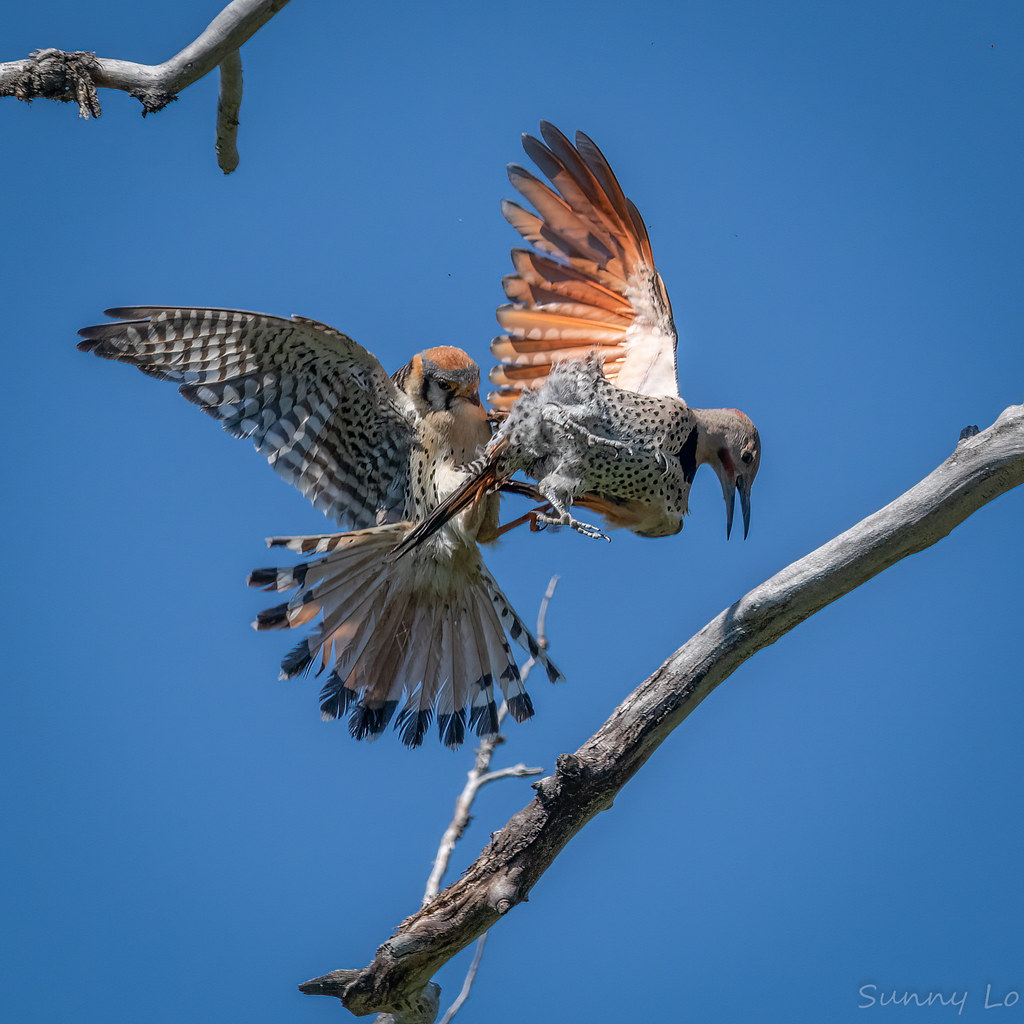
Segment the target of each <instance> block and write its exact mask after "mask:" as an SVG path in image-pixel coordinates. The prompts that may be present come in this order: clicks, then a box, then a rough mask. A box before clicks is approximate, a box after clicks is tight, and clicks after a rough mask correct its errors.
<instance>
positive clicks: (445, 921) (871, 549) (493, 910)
mask: <svg viewBox="0 0 1024 1024" xmlns="http://www.w3.org/2000/svg"><path fill="white" fill-rule="evenodd" d="M1020 483H1024V405H1022V406H1013V407H1011V408H1009V409H1007V410H1006V411H1005V412H1004V413H1003V414H1002V415H1001V416H1000V417H999V419H998V420H996V422H995V423H994V424H993V425H992V426H991V427H989V428H988V430H985V431H984V432H982V433H980V434H977V435H975V436H973V437H967V438H965V439H963V440H961V442H960V443H959V444H958V446H957V448H956V450H955V451H954V452H953V454H952V455H951V456H950V457H949V458H948V459H946V461H945V462H943V463H942V464H941V465H940V466H939V467H938V468H937V469H936V470H935V471H934V472H933V473H931V474H930V475H929V476H928V477H926V478H925V479H924V480H922V481H921V482H920V483H919V484H917V485H916V486H915V487H913V488H911V489H910V490H909V491H907V492H906V493H905V494H903V495H902V496H901V497H899V498H897V499H896V500H895V501H894V502H892V503H891V504H890V505H887V506H886V507H885V508H883V509H881V510H880V511H878V512H875V513H874V514H873V515H871V516H868V517H867V518H866V519H864V520H862V521H861V522H860V523H858V524H857V525H856V526H854V527H852V528H851V529H849V530H847V531H846V532H845V533H843V534H841V535H840V536H838V537H836V538H835V539H834V540H831V541H829V542H828V543H827V544H825V545H823V546H822V547H820V548H818V549H817V550H816V551H813V552H811V553H810V554H809V555H806V556H805V557H804V558H801V559H800V560H799V561H797V562H794V563H793V564H792V565H790V566H788V567H787V568H785V569H783V570H782V571H781V572H779V573H777V574H776V575H775V576H773V577H772V578H771V579H769V580H767V581H766V582H765V583H762V584H761V585H760V586H758V587H755V588H754V589H753V590H752V591H750V593H748V594H747V595H746V596H744V597H742V598H740V600H738V601H737V602H736V603H735V604H733V605H732V606H731V607H729V608H727V609H726V610H725V611H723V612H722V613H721V614H720V615H719V616H718V617H717V618H715V619H714V620H712V621H711V622H710V623H708V625H706V626H705V627H704V628H703V629H702V630H701V631H700V632H699V633H698V634H697V635H696V636H694V637H693V638H692V639H691V640H689V641H687V643H685V644H684V645H683V646H682V647H681V648H680V649H679V650H678V651H676V652H675V654H673V655H672V656H671V657H670V658H669V659H668V660H667V661H666V662H665V664H664V665H662V666H661V668H659V669H658V670H657V671H656V672H655V673H654V674H653V675H652V676H651V677H650V678H649V679H647V680H646V681H645V682H643V683H641V684H640V686H639V687H638V688H637V689H636V690H635V691H634V692H633V693H631V694H630V695H629V697H627V698H626V700H625V701H624V702H623V703H622V704H621V705H619V707H618V708H616V710H615V711H614V712H613V713H612V716H611V717H610V718H609V719H608V721H607V722H605V724H604V725H603V726H602V727H601V728H600V729H599V730H598V731H597V732H596V733H595V734H594V735H593V736H592V737H591V738H590V739H589V740H587V742H586V743H584V744H583V746H582V747H580V749H579V750H577V751H576V753H575V754H563V755H562V756H561V757H559V759H558V762H557V770H556V773H555V774H554V775H553V776H550V777H548V778H545V779H542V780H541V781H540V782H538V783H535V784H534V785H535V788H536V790H537V796H536V797H535V798H534V799H533V800H532V801H531V802H530V803H529V804H528V805H527V806H526V807H524V808H523V810H521V811H520V812H519V813H518V814H516V815H515V816H514V817H513V818H512V819H511V820H510V821H509V822H508V824H506V825H505V826H504V828H502V829H501V831H499V832H497V833H495V835H494V836H493V837H492V839H491V842H490V843H489V844H488V845H487V847H486V848H485V849H484V850H483V852H482V853H481V854H480V856H479V857H478V858H477V859H476V861H475V862H474V863H473V864H472V865H471V866H470V867H469V869H468V870H467V871H466V873H465V874H464V875H463V877H462V878H460V879H459V880H458V881H456V882H454V883H453V884H452V885H450V886H449V887H448V888H447V889H445V890H444V891H443V892H441V893H440V894H439V895H438V896H437V897H436V898H434V899H433V900H432V901H431V902H430V903H429V904H428V905H427V906H426V907H424V908H423V909H421V910H420V911H418V912H417V913H415V914H413V915H412V917H409V918H408V919H406V920H405V921H404V922H403V923H402V925H401V926H400V927H399V929H398V931H397V932H396V933H395V934H394V935H392V936H391V938H390V939H388V940H387V941H386V942H385V943H384V944H383V945H382V946H381V947H380V948H379V949H378V950H377V953H376V956H375V957H374V959H373V961H372V962H371V963H370V964H369V965H368V966H366V967H364V968H362V969H361V970H343V971H334V972H332V973H331V974H327V975H325V976H323V977H320V978H316V979H314V980H312V981H308V982H306V983H305V984H303V985H300V986H299V988H300V989H301V990H302V991H303V992H307V993H310V994H321V995H333V996H337V997H338V998H339V999H340V1000H341V1001H342V1003H343V1004H344V1005H345V1006H346V1007H347V1008H348V1009H349V1010H350V1011H352V1013H354V1014H356V1015H362V1014H367V1013H373V1012H375V1011H376V1012H392V1013H395V1012H397V1013H399V1014H401V1013H403V1012H405V1011H406V1010H408V1009H413V1008H418V1009H423V1008H424V1007H423V1004H424V998H423V996H424V993H425V992H430V991H432V990H433V988H435V987H436V986H433V985H431V987H430V989H427V988H426V986H427V985H428V983H429V982H430V979H431V978H432V977H433V975H434V974H435V972H436V971H437V970H438V968H440V967H441V965H442V964H444V963H445V962H446V961H447V960H449V959H450V958H451V957H453V956H454V955H455V954H456V953H458V952H459V951H460V950H462V949H464V948H465V947H466V946H467V945H469V943H471V942H472V941H473V940H474V939H475V938H477V936H479V935H481V934H482V933H483V932H485V931H486V930H487V929H488V928H490V927H491V925H493V924H494V923H495V922H496V921H497V920H498V919H499V918H500V917H501V916H502V915H504V914H506V913H508V911H509V910H511V909H512V908H513V907H514V906H515V905H516V904H517V903H521V902H523V901H524V900H525V899H526V898H527V897H528V895H529V893H530V889H531V888H532V887H533V885H534V883H535V882H536V881H537V879H538V878H540V876H541V875H542V874H543V873H544V871H545V870H546V869H547V868H548V867H549V866H550V865H551V863H552V862H553V861H554V859H555V857H557V856H558V854H559V852H560V851H561V850H562V848H563V847H564V846H565V845H566V844H567V843H568V842H569V840H570V839H572V837H573V836H574V835H576V833H577V832H579V831H580V829H581V828H583V826H584V825H586V823H587V822H588V821H589V820H590V819H591V818H593V817H594V815H596V814H597V813H598V812H599V811H603V810H605V809H606V808H608V807H611V805H612V801H613V800H614V799H615V797H616V795H617V794H618V792H619V790H620V789H622V787H623V786H624V785H625V784H626V782H628V781H629V779H630V778H632V777H633V775H634V774H635V773H636V772H637V771H638V770H639V769H640V768H641V766H642V765H643V764H644V762H646V760H647V759H648V758H649V757H650V756H651V754H652V753H653V752H654V751H655V750H656V749H657V747H658V745H659V744H660V743H661V742H662V741H663V740H664V739H665V737H666V736H668V734H669V733H670V732H671V731H672V730H673V729H674V728H675V727H676V726H677V725H679V723H680V722H682V720H683V719H684V718H685V717H686V716H687V715H688V714H689V713H690V712H691V711H693V709H694V708H696V707H697V706H698V705H699V704H700V702H701V701H702V700H703V699H704V698H705V697H706V696H707V695H708V694H709V693H710V692H711V691H712V690H713V689H714V688H715V687H716V686H717V685H718V684H719V683H720V682H722V681H723V680H724V679H727V678H728V677H729V675H730V674H731V673H732V672H733V671H735V669H736V668H737V667H739V666H740V665H741V664H742V663H743V662H744V661H746V660H747V659H748V658H749V657H751V656H752V655H753V654H755V653H756V652H757V651H759V650H761V648H763V647H767V646H768V645H769V644H772V643H774V642H775V641H776V640H778V639H779V638H780V637H781V636H783V635H784V634H785V633H787V632H789V630H791V629H792V628H793V627H794V626H796V625H798V624H799V623H801V622H803V620H804V619H806V618H807V617H808V616H810V615H813V614H814V613H815V612H816V611H818V610H820V609H821V608H823V607H825V605H827V604H830V603H831V602H832V601H835V600H836V599H837V598H839V597H842V596H843V594H846V593H848V592H849V591H851V590H853V589H854V588H855V587H858V586H860V584H862V583H864V582H866V581H867V580H869V579H871V577H872V576H875V575H877V574H878V573H880V572H881V571H882V570H883V569H886V568H888V567H889V566H890V565H892V564H893V563H895V562H898V561H899V560H900V559H902V558H906V556H907V555H910V554H913V553H914V552H917V551H921V550H923V549H924V548H927V547H929V546H931V545H932V544H934V543H935V542H936V541H938V540H941V539H942V538H943V537H945V536H946V535H947V534H948V533H949V532H950V531H951V530H952V529H953V528H954V527H955V526H957V525H959V524H960V523H961V522H963V521H964V520H965V519H966V518H967V517H968V516H969V515H971V513H973V512H975V511H977V510H978V509H979V508H981V506H982V505H984V504H986V503H987V502H989V501H991V500H992V499H993V498H995V497H997V496H998V495H1000V494H1002V493H1004V492H1005V491H1008V490H1010V489H1011V488H1013V487H1016V486H1017V485H1018V484H1020ZM422 1019H429V1020H432V1019H433V1018H427V1017H424V1018H422Z"/></svg>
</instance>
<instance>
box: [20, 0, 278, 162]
mask: <svg viewBox="0 0 1024 1024" xmlns="http://www.w3.org/2000/svg"><path fill="white" fill-rule="evenodd" d="M286 3H288V0H232V2H231V3H229V4H228V5H227V7H225V8H224V10H222V11H221V12H220V14H218V15H217V17H216V18H214V19H213V21H211V22H210V24H209V25H208V26H207V27H206V29H205V31H204V32H203V33H202V34H201V35H200V36H199V37H198V38H197V39H196V40H194V41H193V42H191V43H189V45H188V46H186V47H185V49H184V50H182V51H181V52H180V53H178V54H175V56H173V57H171V58H170V60H166V61H164V63H163V64H136V63H134V62H133V61H128V60H117V59H115V58H113V57H97V56H96V55H95V54H94V53H86V52H82V51H79V52H76V53H66V52H64V51H63V50H55V49H45V50H36V51H35V52H34V53H32V54H31V55H30V56H28V57H27V58H25V59H24V60H12V61H5V62H0V96H14V97H15V98H16V99H19V100H24V101H26V102H31V101H32V100H34V99H50V100H58V101H60V102H63V103H68V102H74V103H77V104H78V113H79V116H80V117H85V118H89V117H99V116H100V113H101V110H100V104H99V98H98V96H97V92H96V90H97V89H120V90H121V91H122V92H127V93H128V94H129V95H131V96H134V97H135V98H136V99H137V100H138V101H139V102H140V103H141V104H142V113H143V115H146V114H151V113H154V112H155V111H157V110H162V109H163V108H164V107H166V106H167V104H168V103H170V102H171V101H172V100H174V99H177V96H178V93H180V92H181V91H182V89H186V88H188V86H190V85H192V83H193V82H198V81H199V79H200V78H202V77H203V76H204V75H206V74H209V72H211V71H212V70H213V69H214V68H215V67H218V66H220V68H221V94H220V101H219V103H218V118H217V152H218V156H219V158H220V166H221V168H222V169H223V170H224V171H225V173H227V172H228V171H229V170H233V169H234V167H233V166H232V167H229V166H228V164H230V162H231V154H232V152H233V153H234V166H237V164H238V153H237V150H236V149H235V142H234V136H235V130H236V129H237V125H238V104H239V103H240V102H241V97H242V64H241V58H240V57H239V56H238V48H239V47H240V46H241V45H242V43H244V42H245V41H246V40H247V39H248V38H249V37H250V36H251V35H252V34H253V33H254V32H256V30H257V29H259V28H261V27H262V26H263V25H265V24H266V23H267V22H268V21H269V20H270V19H271V18H272V17H273V16H274V15H275V14H277V12H278V11H279V10H281V8H282V7H284V5H285V4H286Z"/></svg>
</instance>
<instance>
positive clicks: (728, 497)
mask: <svg viewBox="0 0 1024 1024" xmlns="http://www.w3.org/2000/svg"><path fill="white" fill-rule="evenodd" d="M737 491H739V492H740V511H741V512H742V514H743V539H744V540H746V539H747V534H748V533H750V484H748V483H747V481H746V480H744V478H743V477H742V476H738V477H736V483H735V484H733V485H732V486H731V487H727V486H724V485H723V487H722V493H723V494H724V495H725V539H726V540H728V539H729V538H730V537H731V536H732V516H733V512H734V510H735V508H736V492H737Z"/></svg>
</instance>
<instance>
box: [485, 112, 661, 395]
mask: <svg viewBox="0 0 1024 1024" xmlns="http://www.w3.org/2000/svg"><path fill="white" fill-rule="evenodd" d="M541 135H542V136H543V138H544V142H541V141H540V140H538V139H535V138H534V137H533V136H530V135H524V136H523V148H524V149H525V150H526V152H527V154H528V155H529V156H530V157H531V158H532V159H533V160H534V162H535V163H536V164H537V166H538V167H540V169H541V170H542V171H543V172H544V174H545V175H546V176H547V177H548V179H549V180H550V181H551V184H552V185H553V186H554V188H553V189H552V188H550V187H549V186H547V185H545V184H544V183H543V182H541V181H540V180H539V179H538V178H536V177H534V176H533V175H532V174H530V172H529V171H526V170H524V169H523V168H521V167H517V166H515V165H510V166H509V172H508V173H509V180H510V181H511V182H512V184H513V186H514V187H515V188H516V189H517V190H518V191H519V192H520V193H521V194H522V195H523V197H524V198H525V199H527V200H528V201H529V202H530V203H531V204H532V205H533V207H534V208H535V209H536V211H537V213H536V214H533V213H530V212H529V211H527V210H525V209H524V208H523V207H521V206H519V205H518V204H517V203H513V202H510V201H508V200H506V201H505V202H503V203H502V213H503V214H504V215H505V218H506V219H507V220H508V221H509V223H510V224H511V225H512V226H513V227H514V228H515V229H516V230H517V231H518V232H519V233H520V234H521V235H522V236H523V238H525V239H526V240H527V241H528V242H530V243H531V245H533V246H534V248H535V249H536V250H538V251H536V252H533V251H530V250H527V249H513V250H512V263H513V265H514V267H515V270H516V272H515V273H514V274H510V275H508V276H507V277H506V278H505V279H504V280H503V282H502V284H503V286H504V288H505V294H506V295H507V296H508V298H509V299H510V300H511V303H510V304H509V305H504V306H499V307H498V311H497V317H498V322H499V323H500V324H501V326H502V327H504V328H505V330H506V331H508V333H507V334H505V335H502V336H500V337H498V338H495V339H494V341H493V342H492V343H491V351H492V352H493V353H494V355H495V356H496V357H497V358H498V359H499V360H500V361H501V362H500V365H498V366H497V367H495V368H494V370H493V371H492V372H491V380H492V382H493V383H495V384H497V385H498V386H499V390H498V391H496V392H493V393H492V394H491V395H490V396H489V397H490V400H491V402H492V404H493V405H494V406H495V408H497V409H498V410H501V411H504V412H507V411H508V410H509V409H510V408H511V406H512V404H513V403H514V402H515V400H516V399H517V398H518V397H519V396H520V395H521V394H522V391H523V389H524V388H532V387H536V386H538V385H539V384H540V383H541V382H542V381H543V380H544V378H545V377H546V376H547V374H548V371H549V370H550V369H551V366H552V365H553V364H554V363H555V362H557V361H558V360H560V359H581V358H583V357H584V356H585V355H586V354H587V353H588V352H589V351H591V350H597V351H598V352H599V353H600V355H601V356H602V357H603V358H604V375H605V377H606V378H607V379H608V380H610V381H611V382H613V383H614V384H615V385H616V386H617V387H620V388H623V389H625V390H628V391H635V392H638V393H639V394H642V395H673V396H678V394H679V384H678V380H677V377H676V360H675V349H676V340H677V338H676V330H675V326H674V324H673V322H672V307H671V304H670V303H669V298H668V293H667V292H666V290H665V285H664V283H663V282H662V280H661V275H660V274H659V273H658V271H657V270H656V269H655V266H654V257H653V255H652V253H651V244H650V240H649V238H648V235H647V228H646V227H645V225H644V222H643V219H642V218H641V217H640V214H639V212H638V211H637V209H636V207H635V206H634V205H633V204H632V203H631V202H630V201H629V200H628V199H627V198H626V197H625V195H624V194H623V192H622V189H621V187H620V186H619V183H618V181H617V180H616V178H615V175H614V174H613V173H612V170H611V168H610V167H609V166H608V161H607V160H606V159H605V157H604V155H603V154H602V153H601V151H600V150H599V149H598V148H597V146H596V145H595V144H594V143H593V142H592V141H591V140H590V139H589V138H588V137H587V136H586V135H584V134H583V133H582V132H577V133H576V145H575V146H573V144H572V143H571V142H570V141H569V140H568V139H567V138H566V137H565V136H564V135H563V134H562V133H561V132H560V131H558V129H557V128H555V127H554V126H553V125H551V124H548V123H547V122H546V121H542V122H541Z"/></svg>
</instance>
